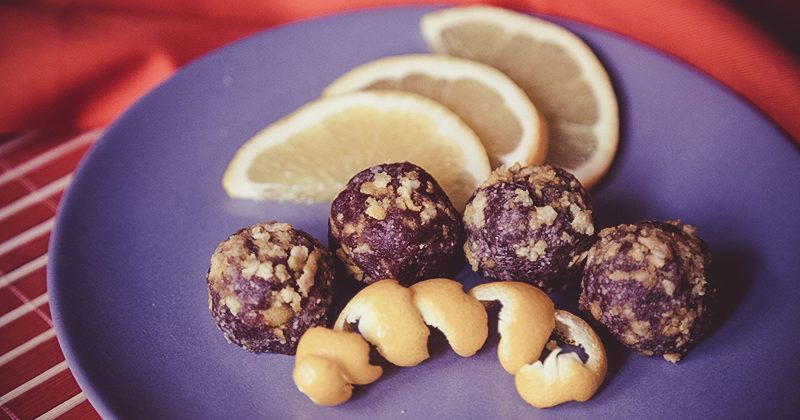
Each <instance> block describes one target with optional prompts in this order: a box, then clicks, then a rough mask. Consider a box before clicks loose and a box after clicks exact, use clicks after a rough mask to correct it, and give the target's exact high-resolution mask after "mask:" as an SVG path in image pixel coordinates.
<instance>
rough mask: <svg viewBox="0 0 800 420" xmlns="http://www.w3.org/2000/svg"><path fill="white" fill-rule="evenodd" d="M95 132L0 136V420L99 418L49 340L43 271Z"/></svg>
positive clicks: (51, 331) (53, 339)
mask: <svg viewBox="0 0 800 420" xmlns="http://www.w3.org/2000/svg"><path fill="white" fill-rule="evenodd" d="M101 132H102V130H101V129H95V130H91V131H88V132H83V133H75V132H72V133H60V134H52V133H45V132H30V133H26V134H24V135H19V136H5V137H0V419H1V418H9V419H36V418H42V419H52V418H65V419H79V418H80V419H83V418H92V419H96V418H100V416H99V415H98V414H97V412H96V411H95V410H94V408H92V406H91V404H89V401H87V400H86V395H85V394H84V393H83V392H82V391H81V389H80V387H79V386H78V383H77V382H76V381H75V378H74V377H73V376H72V373H71V372H70V370H69V366H67V362H66V361H65V360H64V355H63V354H62V352H61V348H60V347H59V345H58V341H57V340H56V333H55V330H54V329H53V319H52V317H51V315H50V305H49V301H48V294H47V284H46V270H47V245H48V241H49V240H50V232H51V231H52V230H53V225H54V223H55V214H56V209H57V207H58V203H59V201H60V200H61V197H62V195H63V193H64V189H65V188H67V186H69V184H70V182H71V181H72V173H73V171H74V170H75V166H76V165H77V164H78V162H79V161H80V159H81V158H82V157H83V155H84V154H85V153H86V151H87V150H88V149H89V147H91V145H92V144H93V143H94V142H95V141H96V140H97V139H98V138H99V136H100V134H101Z"/></svg>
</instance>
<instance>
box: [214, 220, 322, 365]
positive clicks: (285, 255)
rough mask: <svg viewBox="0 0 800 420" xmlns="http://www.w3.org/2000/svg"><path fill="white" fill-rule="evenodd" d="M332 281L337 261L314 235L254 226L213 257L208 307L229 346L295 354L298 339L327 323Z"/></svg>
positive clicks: (269, 224) (224, 244)
mask: <svg viewBox="0 0 800 420" xmlns="http://www.w3.org/2000/svg"><path fill="white" fill-rule="evenodd" d="M333 278H334V268H333V257H331V254H330V252H329V251H328V250H327V249H326V248H325V247H323V246H322V244H320V243H319V241H317V240H316V239H314V238H313V237H312V236H311V235H309V234H307V233H305V232H303V231H301V230H299V229H294V228H292V225H290V224H288V223H277V222H267V223H261V224H256V225H253V226H250V227H247V228H243V229H240V230H238V231H237V232H236V233H234V234H233V235H231V236H230V237H229V238H228V239H226V240H225V241H223V242H222V243H220V244H219V246H217V249H216V250H215V251H214V254H213V255H212V256H211V268H210V269H209V270H208V278H207V281H208V306H209V309H211V315H212V316H213V317H214V320H215V321H216V322H217V326H218V327H219V329H220V330H221V331H222V333H223V334H224V335H225V338H226V339H227V340H228V341H229V342H231V343H234V344H236V345H238V346H240V347H242V348H243V349H245V350H248V351H251V352H259V353H260V352H273V353H284V354H294V353H295V350H296V349H297V342H298V341H299V340H300V336H302V335H303V333H305V331H306V330H307V329H309V328H311V327H314V326H317V325H324V324H325V322H326V321H327V312H328V307H329V306H330V305H331V300H332V296H333V291H332V286H333Z"/></svg>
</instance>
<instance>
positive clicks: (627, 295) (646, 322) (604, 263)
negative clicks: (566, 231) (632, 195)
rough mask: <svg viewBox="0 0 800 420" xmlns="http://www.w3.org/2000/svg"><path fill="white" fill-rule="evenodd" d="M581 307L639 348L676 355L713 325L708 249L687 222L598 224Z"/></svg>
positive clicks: (647, 352)
mask: <svg viewBox="0 0 800 420" xmlns="http://www.w3.org/2000/svg"><path fill="white" fill-rule="evenodd" d="M599 236H600V240H599V241H598V242H597V243H596V244H595V245H594V246H593V247H592V249H590V250H589V255H588V257H587V260H586V267H585V269H584V272H583V279H582V289H583V290H582V291H581V296H580V300H579V301H580V307H581V309H583V310H588V311H589V312H590V313H591V314H592V316H593V317H594V318H595V319H596V320H598V321H600V322H601V323H602V324H604V325H605V326H606V327H607V328H608V329H609V331H611V333H612V334H614V336H615V337H616V338H617V339H618V340H619V341H621V342H622V343H623V344H624V345H626V346H627V347H629V348H630V349H632V350H635V351H637V352H639V353H642V354H645V355H648V356H651V355H654V354H656V355H662V356H663V357H664V359H666V360H668V361H670V362H673V363H675V362H677V361H679V360H680V359H681V358H682V357H683V356H684V355H685V354H686V352H687V351H688V350H689V348H691V347H692V346H693V345H694V344H695V343H696V342H697V341H698V340H700V339H701V338H702V337H703V336H705V334H706V333H707V332H708V329H709V324H710V322H709V318H710V317H709V304H710V303H711V301H712V300H713V298H714V294H715V292H716V291H715V288H714V286H713V284H712V283H711V281H710V279H709V275H708V274H709V268H710V265H711V251H710V250H709V248H708V245H706V244H705V243H704V242H703V241H702V240H701V239H700V238H699V237H698V236H697V231H696V229H695V228H694V227H692V226H690V225H684V224H681V223H680V222H676V221H672V222H640V223H636V224H626V225H620V226H617V227H612V228H607V229H603V230H602V231H600V234H599Z"/></svg>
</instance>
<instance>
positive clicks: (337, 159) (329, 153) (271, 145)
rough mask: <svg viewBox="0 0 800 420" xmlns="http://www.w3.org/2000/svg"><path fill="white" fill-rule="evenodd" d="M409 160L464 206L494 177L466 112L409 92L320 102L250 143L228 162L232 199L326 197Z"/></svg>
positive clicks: (227, 181)
mask: <svg viewBox="0 0 800 420" xmlns="http://www.w3.org/2000/svg"><path fill="white" fill-rule="evenodd" d="M400 161H408V162H411V163H414V164H416V165H418V166H421V167H422V168H423V169H425V170H427V171H428V172H430V174H431V175H433V177H434V178H435V179H436V181H438V182H439V184H440V185H441V186H442V188H443V189H444V191H445V192H446V193H447V195H448V196H449V197H450V199H451V200H452V202H453V204H454V205H455V206H456V208H458V209H459V210H463V208H464V204H465V203H466V201H467V198H469V196H470V194H472V191H473V190H475V188H477V187H478V185H479V184H480V183H481V182H483V180H484V179H486V178H487V177H488V176H489V173H490V169H489V159H488V158H487V157H486V151H485V150H484V148H483V146H482V145H481V142H480V140H478V137H477V136H476V135H475V133H473V132H472V130H470V128H469V127H467V126H466V125H465V124H464V122H462V121H461V120H460V119H459V118H458V116H456V115H455V114H454V113H453V112H452V111H450V110H449V109H447V108H445V107H444V106H442V105H440V104H438V103H437V102H434V101H432V100H430V99H427V98H425V97H422V96H419V95H415V94H411V93H406V92H389V91H381V92H379V91H374V92H356V93H349V94H343V95H337V96H329V97H324V98H321V99H317V100H315V101H313V102H310V103H308V104H306V105H305V106H303V107H301V108H300V109H298V110H297V111H295V112H293V113H292V114H290V115H288V116H286V117H284V118H282V119H280V120H279V121H277V122H275V123H273V124H271V125H269V126H268V127H267V128H265V129H264V130H262V131H261V132H259V133H258V134H256V135H255V136H254V137H253V138H251V139H250V140H248V141H247V142H246V143H245V144H244V145H242V147H240V148H239V150H238V151H237V152H236V155H235V156H234V157H233V159H232V160H231V162H230V163H229V164H228V168H227V169H226V171H225V175H224V176H223V179H222V185H223V187H224V188H225V191H226V192H227V193H228V195H230V196H231V197H238V198H252V199H259V200H277V201H294V202H321V201H328V200H331V199H333V197H334V195H336V193H337V192H338V191H339V190H340V189H341V188H342V187H343V186H344V185H345V184H346V183H347V181H348V180H349V179H350V177H352V176H353V175H354V174H356V173H357V172H359V171H361V170H362V169H365V168H367V167H370V166H372V165H376V164H379V163H388V162H400Z"/></svg>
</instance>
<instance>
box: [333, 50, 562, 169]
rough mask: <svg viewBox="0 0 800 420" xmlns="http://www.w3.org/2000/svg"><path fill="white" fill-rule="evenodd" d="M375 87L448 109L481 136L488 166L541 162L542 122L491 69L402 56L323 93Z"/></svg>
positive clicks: (355, 72)
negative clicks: (399, 92)
mask: <svg viewBox="0 0 800 420" xmlns="http://www.w3.org/2000/svg"><path fill="white" fill-rule="evenodd" d="M373 89H393V90H402V91H408V92H413V93H417V94H420V95H423V96H425V97H427V98H430V99H433V100H434V101H436V102H439V103H440V104H442V105H444V106H446V107H448V108H450V110H452V111H453V112H455V113H456V115H458V116H459V117H460V118H461V120H462V121H464V122H465V123H466V124H467V125H468V126H469V127H470V128H471V129H472V131H474V132H475V134H477V135H478V137H479V138H480V139H481V142H482V143H483V145H484V147H485V148H486V153H487V154H488V155H489V163H490V164H491V165H492V168H496V167H498V166H500V165H502V164H505V165H508V166H511V165H513V164H514V163H516V162H519V163H522V164H523V165H531V164H539V163H542V162H544V157H545V155H546V153H547V129H546V128H545V127H544V120H543V119H542V118H540V115H539V112H538V111H537V110H536V108H535V107H534V105H533V104H532V103H531V101H530V99H528V96H527V95H525V92H523V91H522V89H520V88H519V86H517V85H516V84H515V83H514V82H513V81H511V79H509V78H508V76H506V75H505V74H503V72H501V71H499V70H497V69H495V68H494V67H491V66H487V65H485V64H482V63H478V62H476V61H471V60H464V59H461V58H456V57H450V56H446V55H432V54H412V55H400V56H394V57H388V58H382V59H379V60H376V61H372V62H369V63H366V64H363V65H361V66H358V67H356V68H354V69H352V70H350V71H349V72H347V73H345V74H344V75H343V76H341V77H340V78H339V79H337V80H335V81H334V82H333V83H331V84H330V85H329V86H328V87H327V88H326V89H325V91H324V92H323V95H335V94H340V93H346V92H353V91H361V90H373Z"/></svg>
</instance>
